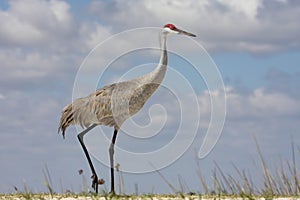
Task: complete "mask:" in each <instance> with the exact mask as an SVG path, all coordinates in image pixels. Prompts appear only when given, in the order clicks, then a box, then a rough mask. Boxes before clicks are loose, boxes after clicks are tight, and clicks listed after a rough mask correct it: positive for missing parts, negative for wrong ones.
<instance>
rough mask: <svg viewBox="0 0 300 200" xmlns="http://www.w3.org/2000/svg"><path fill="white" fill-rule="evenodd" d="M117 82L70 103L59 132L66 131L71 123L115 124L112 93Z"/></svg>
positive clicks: (83, 125) (86, 124) (84, 125)
mask: <svg viewBox="0 0 300 200" xmlns="http://www.w3.org/2000/svg"><path fill="white" fill-rule="evenodd" d="M115 87H116V84H112V85H108V86H105V87H103V88H101V89H99V90H97V91H95V92H94V93H92V94H90V95H89V96H87V97H83V98H79V99H76V100H74V101H73V102H72V103H70V104H68V105H67V106H66V107H65V108H64V109H63V111H62V115H61V118H60V123H59V126H58V132H60V130H61V131H62V135H63V137H64V136H65V131H66V129H67V127H68V126H70V125H80V126H82V127H88V126H90V125H91V124H99V125H100V124H103V125H107V126H113V125H114V121H113V117H112V111H111V95H112V92H113V90H114V89H115Z"/></svg>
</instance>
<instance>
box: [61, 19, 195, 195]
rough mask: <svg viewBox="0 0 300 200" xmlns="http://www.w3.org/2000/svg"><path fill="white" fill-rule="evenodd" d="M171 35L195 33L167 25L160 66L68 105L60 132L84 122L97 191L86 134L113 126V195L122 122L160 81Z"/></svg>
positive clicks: (94, 180) (94, 176) (95, 182)
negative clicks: (117, 144) (115, 153)
mask: <svg viewBox="0 0 300 200" xmlns="http://www.w3.org/2000/svg"><path fill="white" fill-rule="evenodd" d="M170 34H184V35H188V36H192V37H196V35H194V34H191V33H188V32H186V31H183V30H180V29H178V28H176V26H174V25H173V24H166V25H165V26H164V27H163V29H162V30H161V33H160V37H161V55H160V60H159V63H158V65H157V67H156V68H155V69H154V70H153V71H152V72H150V73H149V74H146V75H144V76H141V77H138V78H135V79H132V80H129V81H124V82H119V83H114V84H111V85H108V86H105V87H103V88H101V89H98V90H97V91H95V92H94V93H92V94H90V95H89V96H87V97H84V98H79V99H76V100H75V101H73V102H72V103H71V104H69V105H67V106H66V107H65V108H64V109H63V111H62V116H61V119H60V123H59V128H58V132H60V131H61V132H62V135H63V137H65V131H66V128H67V127H68V126H70V125H81V126H82V127H83V128H86V129H85V130H84V131H82V132H81V133H79V134H78V135H77V137H78V140H79V142H80V144H81V146H82V149H83V151H84V153H85V156H86V158H87V160H88V163H89V166H90V168H91V171H92V177H91V178H92V187H93V189H94V190H95V192H96V193H98V177H97V174H96V171H95V169H94V166H93V163H92V160H91V158H90V156H89V153H88V151H87V149H86V146H85V144H84V141H83V137H84V135H85V134H86V133H87V132H89V131H90V130H91V129H93V128H94V127H95V126H97V125H106V126H112V127H113V128H114V133H113V136H112V140H111V144H110V147H109V158H110V169H111V170H110V171H111V191H110V193H111V194H115V189H114V159H113V154H114V145H115V142H116V138H117V133H118V130H119V129H120V127H121V125H122V124H123V122H124V121H125V120H126V119H128V118H129V117H131V116H132V115H134V114H136V113H137V112H138V111H139V110H140V109H141V108H142V107H143V105H144V104H145V102H146V101H147V100H148V99H149V97H150V96H151V95H152V94H153V93H154V91H155V90H156V89H157V87H158V86H159V85H160V84H161V82H162V80H163V78H164V76H165V73H166V69H167V63H168V55H167V48H166V38H167V36H168V35H170Z"/></svg>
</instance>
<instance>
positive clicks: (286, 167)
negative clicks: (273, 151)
mask: <svg viewBox="0 0 300 200" xmlns="http://www.w3.org/2000/svg"><path fill="white" fill-rule="evenodd" d="M254 142H255V146H256V149H257V153H258V157H259V160H260V167H261V170H260V171H258V173H259V175H260V177H261V183H260V184H259V185H255V184H254V183H253V181H252V177H251V174H250V173H249V172H247V171H245V170H240V169H239V168H238V167H237V166H236V165H234V164H232V166H233V168H234V170H235V171H236V173H237V175H238V176H237V178H233V176H232V175H225V173H224V172H223V171H222V169H221V168H220V166H219V165H218V164H217V162H215V163H214V165H215V169H214V170H213V174H212V180H213V183H214V184H213V188H212V189H209V186H208V185H207V182H206V181H205V179H204V177H203V175H202V172H201V169H200V167H199V166H198V177H199V179H200V181H201V185H202V189H203V192H204V194H218V195H225V196H226V195H234V196H240V197H247V198H248V199H249V197H257V196H261V197H264V198H265V199H272V198H274V197H283V196H287V197H299V195H300V184H299V173H298V166H297V165H296V152H295V145H294V142H293V139H291V150H292V151H291V154H292V162H290V161H285V162H283V161H282V159H280V161H279V165H277V167H276V168H275V169H273V170H272V169H271V168H269V167H268V165H267V164H266V163H267V162H266V159H265V158H264V156H263V153H262V151H261V149H260V146H259V144H258V142H257V140H256V138H255V137H254ZM298 154H299V155H300V151H299V147H298Z"/></svg>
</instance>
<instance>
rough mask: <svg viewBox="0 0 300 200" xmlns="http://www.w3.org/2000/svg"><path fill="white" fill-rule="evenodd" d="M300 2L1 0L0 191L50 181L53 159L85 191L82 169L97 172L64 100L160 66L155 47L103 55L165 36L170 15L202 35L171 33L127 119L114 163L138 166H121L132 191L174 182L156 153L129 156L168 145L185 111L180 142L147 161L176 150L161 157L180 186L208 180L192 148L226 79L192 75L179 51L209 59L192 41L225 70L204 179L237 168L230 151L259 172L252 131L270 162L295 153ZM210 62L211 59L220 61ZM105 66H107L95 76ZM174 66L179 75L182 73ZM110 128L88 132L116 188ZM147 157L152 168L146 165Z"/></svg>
mask: <svg viewBox="0 0 300 200" xmlns="http://www.w3.org/2000/svg"><path fill="white" fill-rule="evenodd" d="M299 10H300V3H299V2H298V1H296V0H295V1H293V0H274V1H266V0H253V1H246V0H245V1H241V0H235V1H224V0H212V1H211V0H210V1H208V0H203V1H196V0H195V1H194V0H189V1H184V2H183V1H150V0H141V1H131V0H127V1H125V0H113V1H61V0H48V1H46V0H28V1H23V0H12V1H1V2H0V44H1V45H0V61H1V65H0V69H1V74H0V110H1V116H0V130H1V140H0V162H1V168H0V169H1V170H0V177H1V180H0V192H2V193H5V192H13V191H14V189H13V188H14V186H16V187H18V188H19V189H20V190H22V189H23V185H24V184H26V185H27V186H28V187H29V188H30V189H31V190H33V191H36V192H39V191H46V187H45V185H44V176H43V169H44V168H45V165H46V164H47V166H48V168H49V170H50V173H51V177H52V181H53V185H54V189H55V190H56V191H58V192H60V189H61V186H60V185H61V184H62V185H63V190H66V189H72V190H74V191H81V190H82V187H83V186H82V185H83V183H82V177H81V176H79V175H78V170H79V169H83V170H84V175H85V178H86V179H87V184H88V185H90V180H89V177H90V171H89V168H88V165H87V162H86V160H85V158H84V155H83V153H82V150H81V148H80V146H79V143H78V141H77V137H76V133H77V131H78V130H80V129H78V130H77V129H75V128H69V129H68V131H67V135H66V140H62V137H61V136H60V135H58V134H57V126H58V122H59V118H60V114H61V110H62V109H63V107H64V106H65V105H66V104H68V103H70V102H71V101H72V96H74V95H75V96H76V95H79V96H80V95H86V94H88V93H91V92H93V89H94V88H95V87H97V86H100V87H101V86H103V84H104V83H105V84H108V83H112V82H114V81H118V80H120V77H125V79H126V77H132V76H134V75H139V74H140V75H142V74H143V73H146V72H149V69H153V67H154V66H155V65H154V64H153V63H156V62H158V60H159V52H158V51H157V50H145V52H144V51H132V52H130V53H129V54H126V55H124V56H121V57H120V58H119V59H117V60H115V61H114V62H113V64H111V66H110V67H108V68H106V67H107V66H106V65H105V64H106V63H110V62H112V61H113V60H112V59H114V58H116V57H118V56H120V52H122V51H123V50H126V49H131V50H134V49H135V48H137V47H140V46H141V45H144V46H143V47H152V48H157V47H159V43H158V34H159V27H162V26H163V25H164V24H166V23H170V22H171V23H174V24H175V25H177V26H178V27H179V28H182V29H184V30H187V31H190V32H192V33H194V34H196V35H197V38H195V39H194V40H191V39H190V38H186V37H179V36H172V37H170V38H169V39H168V41H167V42H168V48H169V50H170V51H172V53H170V55H169V64H170V66H169V69H168V71H167V75H166V79H165V82H164V83H163V86H162V87H161V88H159V89H158V90H157V92H156V93H155V94H154V95H153V96H152V98H151V99H150V100H149V102H148V103H147V104H146V105H145V108H144V109H143V110H142V111H141V112H139V113H138V114H137V115H136V116H135V117H134V118H133V120H134V123H137V124H138V126H137V127H136V126H132V124H130V123H127V124H125V125H126V126H125V128H124V131H123V132H121V134H120V135H119V136H118V140H117V146H118V148H119V150H116V154H115V155H116V162H119V163H120V164H121V169H123V170H124V171H130V170H132V169H136V170H140V171H139V173H138V174H135V173H124V178H125V191H126V192H127V193H132V192H134V188H135V184H137V185H138V187H139V191H140V192H145V193H149V192H152V191H154V192H158V193H169V192H172V190H170V188H169V187H168V186H167V184H166V183H165V182H164V181H163V180H162V178H161V177H160V176H159V175H158V174H157V173H155V172H153V166H152V165H148V166H144V165H145V163H147V162H149V161H147V160H146V161H143V160H139V159H140V158H137V157H130V158H127V157H122V155H123V153H124V152H125V153H126V152H133V153H145V152H146V153H147V152H155V151H156V150H160V148H162V147H170V145H169V143H170V141H172V139H173V138H176V136H177V135H176V134H177V133H178V132H177V130H178V129H179V127H180V126H179V124H180V123H182V121H181V120H182V116H184V117H183V118H184V120H186V121H184V123H183V124H184V125H183V126H182V127H183V129H182V130H183V132H184V133H186V135H179V137H178V138H179V141H177V142H178V143H175V144H176V145H178V148H175V149H174V151H172V152H171V153H170V154H167V155H165V154H163V153H162V154H161V155H160V156H156V157H154V158H153V159H152V162H153V163H154V165H155V166H156V167H158V168H159V167H162V166H158V165H160V163H163V161H166V162H167V161H168V159H166V158H167V157H168V158H170V159H172V158H176V159H175V160H176V161H174V162H171V163H167V164H166V163H164V164H163V168H162V169H161V170H160V172H161V173H162V174H163V175H164V176H165V177H166V178H167V179H168V180H170V181H171V182H172V183H173V184H174V185H175V187H177V188H179V183H178V176H181V177H182V179H184V180H185V182H187V186H188V187H189V188H190V190H193V191H201V186H200V180H199V178H197V165H196V160H197V159H196V158H195V151H198V150H199V148H200V145H201V144H202V141H203V138H204V136H205V133H206V131H207V129H208V126H209V119H210V116H211V102H210V97H211V96H212V97H213V98H215V99H216V102H218V101H219V100H221V99H222V98H221V97H222V95H221V94H222V92H220V90H219V89H222V88H215V90H208V88H207V87H205V83H204V81H203V79H201V78H200V79H201V80H200V79H199V76H194V74H193V73H194V72H195V71H193V70H192V68H191V66H189V65H188V64H187V62H185V61H184V60H181V59H180V57H178V56H177V55H176V53H177V54H178V55H179V56H182V55H183V56H184V57H185V58H198V62H197V64H199V66H196V68H197V67H200V69H206V68H205V67H206V65H205V66H204V64H203V63H205V62H204V60H205V59H208V58H209V57H208V56H207V55H206V54H205V52H204V51H203V49H202V50H199V49H198V48H196V47H195V46H194V44H195V43H194V42H197V43H198V44H200V45H201V46H203V48H205V50H206V51H207V52H208V53H209V55H210V57H211V58H212V59H213V62H214V63H215V64H216V66H217V69H218V70H219V71H220V73H221V76H222V80H223V82H224V84H225V88H224V89H225V91H226V101H227V104H226V110H227V115H226V118H225V125H224V127H223V129H222V134H221V137H220V139H219V140H218V142H217V144H216V146H215V147H214V148H213V150H212V151H211V152H210V154H208V156H206V157H205V158H204V159H201V160H199V162H200V166H201V169H202V172H203V173H204V174H205V178H207V180H208V181H209V180H210V177H211V174H212V170H213V161H217V163H218V164H219V165H220V166H221V167H222V169H223V171H224V172H226V173H229V174H231V173H232V174H234V173H235V171H234V169H233V167H232V165H231V162H233V163H235V164H236V165H237V166H238V167H239V168H240V169H246V170H249V171H252V172H253V176H254V177H259V175H257V171H256V168H255V165H254V164H253V162H255V163H256V164H258V163H259V159H258V155H257V152H256V149H255V144H254V140H253V137H252V135H253V134H254V135H255V136H256V138H257V140H258V142H259V144H260V145H261V149H262V151H263V152H264V154H265V155H266V157H267V158H268V164H269V165H270V166H272V167H271V168H273V169H276V165H277V164H278V162H279V160H280V158H282V159H283V160H291V136H293V140H294V144H295V145H296V147H298V148H299V145H300V135H299V121H300V93H299V88H298V87H299V84H300V79H299V75H300V69H299V63H300V40H299V33H300V23H299V20H298V19H299V13H300V12H299ZM145 27H155V28H145ZM134 28H144V29H140V30H143V31H144V32H139V31H132V35H130V34H129V35H127V36H126V37H121V36H124V34H123V35H122V34H121V35H117V36H116V35H115V34H118V33H120V32H123V31H127V30H131V29H134ZM125 35H126V34H125ZM111 36H114V39H113V40H108V42H111V43H107V44H110V46H105V45H102V46H101V45H100V46H99V48H98V49H97V51H95V54H93V56H91V57H89V60H88V62H87V65H86V66H87V67H90V68H88V70H87V71H86V72H87V74H84V75H87V77H85V78H84V79H75V77H76V75H77V77H78V74H79V76H80V75H82V74H80V73H79V72H81V71H80V69H86V68H84V67H85V65H82V63H83V61H84V59H85V58H86V56H87V55H88V54H89V52H90V51H91V50H92V49H93V48H95V47H96V46H97V45H99V44H100V43H101V42H103V41H105V40H106V41H107V39H108V38H110V37H111ZM139 45H140V46H139ZM97 52H98V54H97ZM200 55H201V56H200ZM213 62H211V63H209V64H208V65H207V66H211V67H213V66H214V65H213V64H214V63H213ZM201 63H202V64H203V65H202V64H201ZM143 64H144V65H143ZM181 65H184V66H181ZM80 66H81V68H80ZM148 67H149V68H148ZM181 67H182V68H181ZM105 70H106V71H105ZM176 70H177V71H176ZM102 71H105V72H106V74H104V76H103V77H98V74H100V73H101V72H102ZM177 72H178V73H179V75H184V76H178V74H176V73H177ZM101 78H103V79H101ZM202 78H203V77H202ZM205 78H207V79H210V80H213V79H214V78H215V77H205ZM94 79H96V80H98V79H99V80H100V81H99V85H98V83H97V84H96V85H95V84H94V85H90V84H91V81H92V80H94ZM76 80H77V81H78V80H79V81H78V82H75V81H76ZM186 83H188V84H191V85H192V88H194V89H195V88H196V90H197V92H196V93H195V95H194V96H193V95H192V94H191V93H189V92H187V91H186V90H185V89H188V84H186ZM76 84H79V85H76ZM75 86H78V88H75V89H76V90H74V87H75ZM171 90H173V91H171ZM73 91H76V92H78V93H76V94H74V93H73ZM176 95H178V96H176ZM192 97H193V98H192ZM176 98H177V99H176ZM197 103H198V107H197V108H198V109H195V106H196V104H197ZM180 105H181V107H180ZM180 109H181V110H180ZM189 114H190V115H189ZM198 116H201V117H200V121H197V119H198ZM134 123H133V125H134ZM196 123H199V126H198V129H197V131H196V136H195V138H193V136H194V135H192V134H191V133H193V131H194V130H193V128H194V126H195V124H196ZM101 130H102V131H101ZM126 131H127V133H126ZM111 133H112V129H111V128H106V127H103V129H100V128H99V129H96V130H95V131H93V132H92V133H90V135H89V136H87V139H86V141H87V144H88V145H89V149H90V151H91V152H92V154H93V155H94V157H93V160H94V163H95V166H96V168H97V171H98V176H99V177H103V178H104V179H105V180H106V184H105V186H101V188H102V189H105V188H107V189H109V188H108V186H109V168H108V167H107V166H105V161H104V163H103V162H100V161H99V160H101V159H102V160H103V159H104V160H105V159H107V156H108V146H107V145H108V144H107V142H108V141H109V138H110V137H111ZM141 137H146V139H145V138H141ZM105 138H106V139H105ZM186 140H192V144H191V145H190V146H189V147H188V148H187V149H185V150H184V151H182V150H181V148H179V147H181V146H180V145H184V144H187V143H185V141H186ZM120 149H121V150H124V152H123V153H122V151H121V150H120ZM178 149H179V150H180V151H182V152H180V158H177V157H176V156H178V155H177V154H176V153H175V152H176V150H178ZM124 155H125V154H124ZM163 155H164V156H163ZM297 156H298V157H296V159H297V163H298V164H300V163H299V159H298V158H299V154H297ZM147 167H148V168H147ZM151 167H152V168H151ZM146 168H147V169H148V171H149V169H150V170H151V169H152V172H147V173H146V172H145V173H143V172H142V171H141V169H145V170H146ZM146 171H147V170H146ZM258 179H259V178H258Z"/></svg>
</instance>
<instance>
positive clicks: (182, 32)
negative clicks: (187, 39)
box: [176, 28, 196, 37]
mask: <svg viewBox="0 0 300 200" xmlns="http://www.w3.org/2000/svg"><path fill="white" fill-rule="evenodd" d="M176 31H178V34H183V35H187V36H191V37H196V35H194V34H192V33H189V32H186V31H183V30H180V29H178V28H177V29H176Z"/></svg>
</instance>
